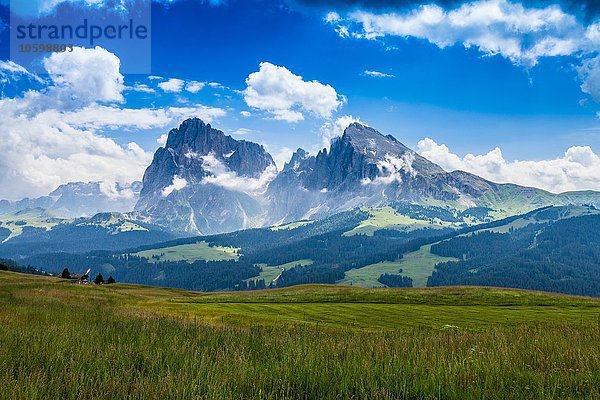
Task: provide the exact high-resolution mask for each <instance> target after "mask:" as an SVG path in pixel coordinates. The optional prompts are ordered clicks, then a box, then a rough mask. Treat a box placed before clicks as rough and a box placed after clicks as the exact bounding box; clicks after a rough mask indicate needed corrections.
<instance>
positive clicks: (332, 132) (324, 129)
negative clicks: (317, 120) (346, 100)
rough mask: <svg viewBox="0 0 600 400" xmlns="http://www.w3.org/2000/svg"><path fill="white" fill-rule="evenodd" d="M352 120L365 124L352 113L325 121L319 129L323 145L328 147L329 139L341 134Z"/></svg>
mask: <svg viewBox="0 0 600 400" xmlns="http://www.w3.org/2000/svg"><path fill="white" fill-rule="evenodd" d="M354 122H358V123H360V124H363V125H366V124H365V123H363V122H361V120H360V119H359V118H355V117H353V116H352V115H343V116H341V117H339V118H337V119H336V120H335V121H327V122H325V123H324V124H323V125H322V126H321V129H320V133H321V139H322V140H323V142H322V145H323V147H325V148H326V149H329V146H330V145H331V141H332V140H333V139H335V138H336V137H340V136H342V135H343V134H344V131H345V130H346V128H347V127H348V126H350V124H352V123H354ZM319 150H320V149H319ZM313 151H314V150H313Z"/></svg>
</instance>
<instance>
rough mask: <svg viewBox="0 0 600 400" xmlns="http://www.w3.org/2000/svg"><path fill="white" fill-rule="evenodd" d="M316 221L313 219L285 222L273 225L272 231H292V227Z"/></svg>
mask: <svg viewBox="0 0 600 400" xmlns="http://www.w3.org/2000/svg"><path fill="white" fill-rule="evenodd" d="M314 222H315V221H313V220H309V221H297V222H291V223H289V224H285V225H276V226H272V227H271V230H272V231H290V230H292V229H296V228H300V227H301V226H305V225H310V224H312V223H314Z"/></svg>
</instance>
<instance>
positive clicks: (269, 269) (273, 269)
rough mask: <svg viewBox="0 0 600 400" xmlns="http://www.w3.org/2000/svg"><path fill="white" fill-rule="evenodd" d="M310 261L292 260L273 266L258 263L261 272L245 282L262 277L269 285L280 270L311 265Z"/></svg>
mask: <svg viewBox="0 0 600 400" xmlns="http://www.w3.org/2000/svg"><path fill="white" fill-rule="evenodd" d="M312 263H313V261H312V260H298V261H292V262H289V263H285V264H281V265H274V266H272V265H267V264H260V267H261V268H262V271H261V273H260V274H259V275H258V276H255V277H253V278H249V279H246V282H250V281H259V280H261V279H264V280H265V284H266V285H267V286H269V283H271V282H273V281H274V280H275V278H277V277H278V276H279V275H280V274H281V272H282V270H286V269H290V268H294V267H295V266H297V265H311V264H312Z"/></svg>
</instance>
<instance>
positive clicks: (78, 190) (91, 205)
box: [0, 182, 142, 218]
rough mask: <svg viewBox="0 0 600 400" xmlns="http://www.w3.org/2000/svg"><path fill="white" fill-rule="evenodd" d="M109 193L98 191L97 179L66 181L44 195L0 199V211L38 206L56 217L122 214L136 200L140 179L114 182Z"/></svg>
mask: <svg viewBox="0 0 600 400" xmlns="http://www.w3.org/2000/svg"><path fill="white" fill-rule="evenodd" d="M110 190H111V191H112V192H113V193H110V194H107V193H106V190H104V191H103V190H102V188H101V183H100V182H70V183H67V184H64V185H60V186H59V187H58V188H56V189H55V190H54V191H52V192H51V193H50V194H48V195H47V196H42V197H36V198H32V199H30V198H25V199H22V200H18V201H12V202H11V201H8V200H0V214H4V213H8V212H16V211H21V210H25V209H28V208H42V209H44V210H47V211H49V212H50V213H52V215H54V216H56V217H59V218H78V217H89V216H92V215H94V214H97V213H101V212H107V211H111V212H119V213H125V212H129V211H131V210H133V207H134V206H135V203H136V202H137V201H138V198H139V194H140V191H141V190H142V183H141V182H133V183H132V184H130V185H123V184H116V186H115V187H114V188H110Z"/></svg>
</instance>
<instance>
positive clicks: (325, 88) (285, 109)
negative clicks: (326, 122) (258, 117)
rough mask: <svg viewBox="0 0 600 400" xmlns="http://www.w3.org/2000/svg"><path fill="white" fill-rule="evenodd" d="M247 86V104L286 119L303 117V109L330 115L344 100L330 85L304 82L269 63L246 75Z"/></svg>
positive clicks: (324, 115) (274, 116) (294, 119)
mask: <svg viewBox="0 0 600 400" xmlns="http://www.w3.org/2000/svg"><path fill="white" fill-rule="evenodd" d="M246 85H247V88H246V90H244V92H243V96H244V100H245V101H246V104H248V105H249V106H250V107H252V108H256V109H259V110H264V111H267V112H269V113H270V114H271V115H272V116H273V118H274V119H277V120H283V121H287V122H297V121H301V120H303V119H304V113H303V112H308V113H311V114H314V115H317V116H320V117H322V118H329V117H330V116H331V114H332V112H333V111H335V110H337V109H338V108H339V107H341V106H342V104H343V103H344V102H345V98H344V97H343V96H340V95H338V93H337V92H336V91H335V89H334V88H333V87H331V86H330V85H324V84H322V83H320V82H318V81H305V80H303V79H302V77H301V76H298V75H294V74H293V73H292V72H290V71H289V70H288V69H287V68H285V67H280V66H277V65H273V64H271V63H268V62H263V63H261V64H260V68H259V71H258V72H253V73H252V74H250V75H249V76H248V78H247V79H246Z"/></svg>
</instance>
